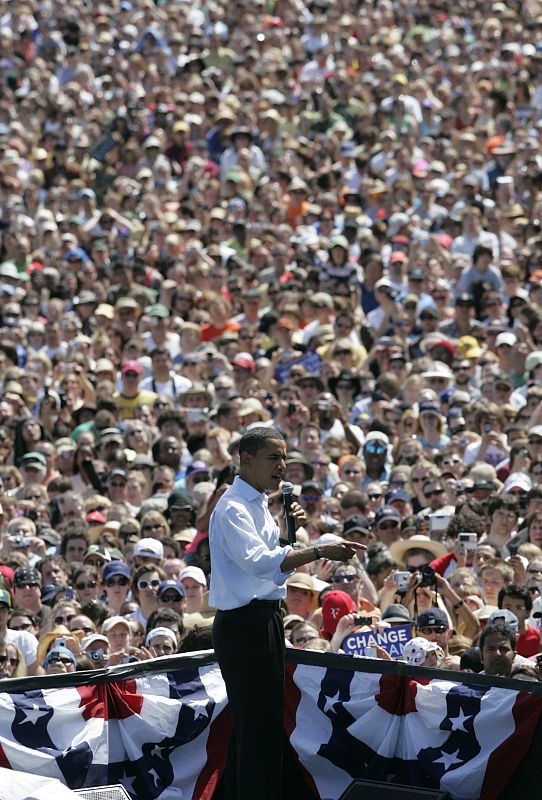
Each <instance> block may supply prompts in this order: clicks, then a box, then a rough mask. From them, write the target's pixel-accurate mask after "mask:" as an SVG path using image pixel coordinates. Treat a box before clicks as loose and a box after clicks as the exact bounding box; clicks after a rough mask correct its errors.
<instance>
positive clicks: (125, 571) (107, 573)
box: [102, 561, 130, 583]
mask: <svg viewBox="0 0 542 800" xmlns="http://www.w3.org/2000/svg"><path fill="white" fill-rule="evenodd" d="M113 575H124V577H125V578H129V577H130V567H129V566H128V564H125V563H124V561H110V562H109V564H106V565H105V567H104V568H103V572H102V578H103V581H104V583H106V582H107V581H108V580H109V578H112V577H113Z"/></svg>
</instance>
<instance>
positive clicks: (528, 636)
mask: <svg viewBox="0 0 542 800" xmlns="http://www.w3.org/2000/svg"><path fill="white" fill-rule="evenodd" d="M516 652H517V653H518V655H520V656H524V657H525V658H529V656H535V655H536V654H537V653H539V652H540V631H539V630H538V629H537V628H531V627H530V626H529V625H526V626H525V633H522V634H521V636H519V637H518V640H517V644H516Z"/></svg>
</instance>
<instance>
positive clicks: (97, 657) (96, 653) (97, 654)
mask: <svg viewBox="0 0 542 800" xmlns="http://www.w3.org/2000/svg"><path fill="white" fill-rule="evenodd" d="M104 655H105V650H104V649H103V648H102V647H99V648H98V649H97V650H89V651H88V652H87V656H88V657H89V658H90V659H91V660H92V661H101V660H102V658H103V657H104Z"/></svg>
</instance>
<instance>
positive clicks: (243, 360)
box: [231, 353, 256, 371]
mask: <svg viewBox="0 0 542 800" xmlns="http://www.w3.org/2000/svg"><path fill="white" fill-rule="evenodd" d="M231 363H232V364H233V366H234V367H241V368H242V369H250V370H251V371H254V370H255V369H256V362H255V361H254V359H253V358H252V356H251V355H250V353H237V355H236V356H235V357H234V358H232V362H231Z"/></svg>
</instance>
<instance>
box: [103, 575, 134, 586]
mask: <svg viewBox="0 0 542 800" xmlns="http://www.w3.org/2000/svg"><path fill="white" fill-rule="evenodd" d="M129 583H130V580H129V578H125V577H123V578H111V579H110V580H108V581H107V582H106V584H105V585H106V586H128V584H129Z"/></svg>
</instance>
